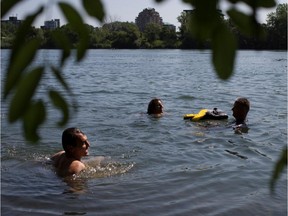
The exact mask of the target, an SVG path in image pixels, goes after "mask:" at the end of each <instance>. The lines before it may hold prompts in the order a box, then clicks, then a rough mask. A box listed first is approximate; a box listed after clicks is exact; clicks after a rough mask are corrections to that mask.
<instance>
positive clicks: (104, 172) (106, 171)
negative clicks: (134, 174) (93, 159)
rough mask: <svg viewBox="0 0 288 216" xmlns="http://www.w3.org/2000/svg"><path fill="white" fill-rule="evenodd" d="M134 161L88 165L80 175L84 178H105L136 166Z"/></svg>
mask: <svg viewBox="0 0 288 216" xmlns="http://www.w3.org/2000/svg"><path fill="white" fill-rule="evenodd" d="M134 165H135V164H134V163H120V162H109V163H107V164H101V165H99V166H95V167H94V166H87V168H86V169H85V171H84V172H82V173H81V174H80V177H84V178H103V177H110V176H114V175H118V174H124V173H126V172H128V171H129V170H130V169H132V168H133V167H134Z"/></svg>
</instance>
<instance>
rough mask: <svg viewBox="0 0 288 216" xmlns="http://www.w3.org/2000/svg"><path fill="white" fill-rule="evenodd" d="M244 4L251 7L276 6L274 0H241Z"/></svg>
mask: <svg viewBox="0 0 288 216" xmlns="http://www.w3.org/2000/svg"><path fill="white" fill-rule="evenodd" d="M242 1H243V2H245V3H246V4H248V5H250V6H251V7H252V8H259V7H264V8H271V7H275V6H276V2H275V1H274V0H242Z"/></svg>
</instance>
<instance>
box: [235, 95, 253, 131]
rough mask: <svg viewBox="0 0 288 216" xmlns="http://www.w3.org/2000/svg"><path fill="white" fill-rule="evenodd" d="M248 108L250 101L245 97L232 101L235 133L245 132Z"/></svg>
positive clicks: (246, 129)
mask: <svg viewBox="0 0 288 216" xmlns="http://www.w3.org/2000/svg"><path fill="white" fill-rule="evenodd" d="M249 110H250V102H249V100H248V99H247V98H237V100H236V101H235V102H234V105H233V108H232V112H233V116H234V118H235V120H236V123H235V126H233V129H234V130H235V133H247V132H248V129H249V128H248V126H247V124H246V117H247V114H248V112H249Z"/></svg>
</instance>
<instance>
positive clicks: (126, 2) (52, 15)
mask: <svg viewBox="0 0 288 216" xmlns="http://www.w3.org/2000/svg"><path fill="white" fill-rule="evenodd" d="M62 1H66V2H69V3H72V4H73V5H74V6H75V7H76V8H77V9H79V8H82V6H81V2H82V1H80V0H62ZM57 2H59V1H57V0H25V1H23V3H21V4H19V5H18V6H17V7H15V8H13V9H12V10H11V11H9V12H8V14H7V16H6V17H4V19H8V17H9V16H17V17H18V19H24V17H25V16H26V15H27V13H31V12H33V11H35V10H36V9H37V8H38V7H39V6H40V5H42V4H43V3H44V4H46V5H47V10H46V11H45V14H44V15H43V16H41V17H40V18H39V19H38V20H37V21H36V22H35V23H34V25H35V26H36V27H40V26H41V25H43V24H44V21H45V20H51V19H60V22H61V25H63V24H65V23H66V20H65V18H64V17H63V16H62V14H61V13H60V11H59V10H58V9H57V7H56V6H55V5H56V4H57ZM102 2H103V4H104V7H105V10H106V19H107V21H108V22H111V21H122V22H126V21H128V22H135V18H136V17H137V16H138V14H139V13H140V12H141V11H142V10H143V9H145V8H155V10H156V11H157V12H159V14H160V16H161V17H162V19H163V21H164V22H165V23H170V24H173V25H175V26H177V27H178V26H179V25H180V23H178V21H177V17H178V16H179V15H180V14H181V12H182V11H183V10H187V9H191V8H190V6H189V5H188V4H185V3H183V2H182V1H181V0H165V1H164V2H163V3H155V1H154V0H102ZM222 2H223V1H222ZM224 2H226V1H224ZM277 2H278V3H287V0H278V1H277ZM228 7H229V5H227V4H226V3H222V4H221V8H222V9H226V8H228ZM240 7H241V6H240ZM241 8H242V9H243V10H244V11H246V10H245V7H241ZM272 11H275V8H274V9H273V10H269V11H267V10H261V13H260V14H259V16H258V19H259V21H260V22H261V23H264V22H266V18H267V14H268V13H270V12H272ZM247 12H249V11H247ZM84 19H85V22H86V23H88V24H90V25H93V26H101V24H100V23H98V22H97V21H96V20H94V19H90V18H87V16H86V15H84Z"/></svg>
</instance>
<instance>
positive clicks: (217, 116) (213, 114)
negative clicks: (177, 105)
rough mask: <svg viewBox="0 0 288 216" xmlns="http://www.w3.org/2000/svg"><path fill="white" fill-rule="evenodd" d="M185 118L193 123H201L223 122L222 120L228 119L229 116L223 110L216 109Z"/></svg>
mask: <svg viewBox="0 0 288 216" xmlns="http://www.w3.org/2000/svg"><path fill="white" fill-rule="evenodd" d="M183 118H184V119H190V120H192V121H199V120H204V119H212V120H221V119H227V118H228V115H227V114H226V113H225V112H223V111H222V110H218V109H217V108H214V109H213V110H208V109H202V110H200V112H199V113H197V114H185V115H184V116H183Z"/></svg>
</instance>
